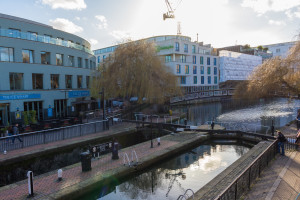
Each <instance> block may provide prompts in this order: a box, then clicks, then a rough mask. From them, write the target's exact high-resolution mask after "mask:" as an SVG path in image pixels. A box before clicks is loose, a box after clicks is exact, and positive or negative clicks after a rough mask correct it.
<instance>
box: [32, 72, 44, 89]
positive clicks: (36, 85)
mask: <svg viewBox="0 0 300 200" xmlns="http://www.w3.org/2000/svg"><path fill="white" fill-rule="evenodd" d="M43 85H44V84H43V74H32V89H34V90H41V89H43V88H44V87H43Z"/></svg>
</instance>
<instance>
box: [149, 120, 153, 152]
mask: <svg viewBox="0 0 300 200" xmlns="http://www.w3.org/2000/svg"><path fill="white" fill-rule="evenodd" d="M150 119H151V148H153V140H152V139H153V136H152V115H150Z"/></svg>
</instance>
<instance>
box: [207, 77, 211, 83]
mask: <svg viewBox="0 0 300 200" xmlns="http://www.w3.org/2000/svg"><path fill="white" fill-rule="evenodd" d="M207 83H208V84H211V76H208V77H207Z"/></svg>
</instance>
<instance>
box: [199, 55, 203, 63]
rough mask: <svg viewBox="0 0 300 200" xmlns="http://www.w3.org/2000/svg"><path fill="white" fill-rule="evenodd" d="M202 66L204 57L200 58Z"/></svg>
mask: <svg viewBox="0 0 300 200" xmlns="http://www.w3.org/2000/svg"><path fill="white" fill-rule="evenodd" d="M200 64H201V65H203V56H200Z"/></svg>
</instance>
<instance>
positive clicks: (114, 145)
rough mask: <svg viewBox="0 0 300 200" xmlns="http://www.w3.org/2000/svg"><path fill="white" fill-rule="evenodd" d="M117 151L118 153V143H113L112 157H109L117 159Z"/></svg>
mask: <svg viewBox="0 0 300 200" xmlns="http://www.w3.org/2000/svg"><path fill="white" fill-rule="evenodd" d="M118 151H119V143H118V142H114V143H113V147H112V157H111V158H112V159H113V160H117V159H119V154H118Z"/></svg>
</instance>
